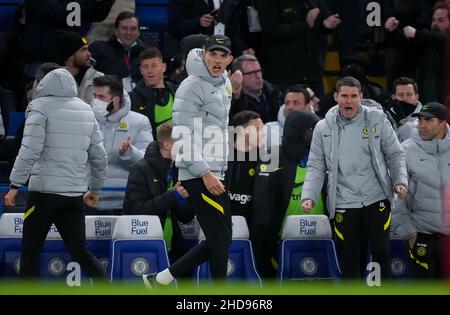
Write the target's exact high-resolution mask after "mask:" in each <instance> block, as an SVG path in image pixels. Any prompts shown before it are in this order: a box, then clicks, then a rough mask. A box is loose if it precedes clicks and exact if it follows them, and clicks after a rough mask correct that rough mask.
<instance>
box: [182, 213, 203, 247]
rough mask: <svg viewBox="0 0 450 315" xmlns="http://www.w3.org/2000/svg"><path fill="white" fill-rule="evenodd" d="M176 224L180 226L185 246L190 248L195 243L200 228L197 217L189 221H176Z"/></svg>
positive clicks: (196, 242) (198, 236)
mask: <svg viewBox="0 0 450 315" xmlns="http://www.w3.org/2000/svg"><path fill="white" fill-rule="evenodd" d="M178 225H179V226H180V230H181V234H182V235H183V239H184V244H185V248H187V249H190V248H192V247H194V246H195V245H197V244H198V240H199V239H200V233H201V230H202V229H201V227H200V224H199V223H198V221H197V218H194V219H193V220H192V221H191V222H189V223H181V222H178Z"/></svg>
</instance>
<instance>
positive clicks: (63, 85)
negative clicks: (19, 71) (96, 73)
mask: <svg viewBox="0 0 450 315" xmlns="http://www.w3.org/2000/svg"><path fill="white" fill-rule="evenodd" d="M77 95H78V94H77V86H76V83H75V80H74V78H73V77H72V75H71V74H70V73H69V72H68V71H67V70H65V69H57V70H54V71H51V72H50V73H48V74H47V75H46V76H45V77H44V78H43V79H42V81H41V82H39V84H38V86H37V87H36V94H35V96H34V98H33V101H32V102H31V103H30V105H29V106H28V108H27V120H26V122H25V130H24V134H23V140H22V146H21V147H20V151H19V154H18V156H17V158H16V161H15V163H14V167H13V169H12V172H11V175H10V180H11V183H13V184H16V185H23V184H25V183H26V182H27V180H28V178H30V183H29V190H30V191H38V192H42V193H53V194H60V195H68V196H76V195H81V194H82V193H84V192H86V191H87V189H88V178H89V190H90V191H91V192H93V193H97V194H98V192H99V190H100V189H101V187H102V185H103V182H104V180H105V177H106V161H107V160H106V152H105V148H104V147H103V137H102V134H101V132H100V129H99V126H98V124H97V121H96V120H95V116H94V113H93V112H92V109H91V106H89V105H88V104H86V103H85V102H83V101H82V100H81V99H79V98H78V97H77ZM89 166H90V173H89V174H90V175H88V172H89Z"/></svg>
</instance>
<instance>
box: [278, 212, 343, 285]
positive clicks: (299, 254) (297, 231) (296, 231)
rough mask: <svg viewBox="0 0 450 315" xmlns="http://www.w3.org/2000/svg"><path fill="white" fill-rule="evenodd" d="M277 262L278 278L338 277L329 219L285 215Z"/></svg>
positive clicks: (311, 278)
mask: <svg viewBox="0 0 450 315" xmlns="http://www.w3.org/2000/svg"><path fill="white" fill-rule="evenodd" d="M278 264H279V267H278V273H277V277H278V279H279V280H280V281H286V280H313V279H338V278H340V273H341V272H340V270H339V265H338V260H337V255H336V249H335V247H334V243H333V241H332V239H331V227H330V223H329V221H328V218H327V217H326V216H325V215H291V216H288V217H287V218H286V220H285V224H284V226H283V229H282V235H281V243H280V250H279V260H278Z"/></svg>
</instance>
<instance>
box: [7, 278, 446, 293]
mask: <svg viewBox="0 0 450 315" xmlns="http://www.w3.org/2000/svg"><path fill="white" fill-rule="evenodd" d="M19 294H20V295H22V294H32V295H78V294H82V295H148V294H152V295H154V294H157V295H158V294H161V295H342V294H351V295H355V294H356V295H450V282H447V283H445V282H410V281H408V282H389V283H382V285H381V286H379V287H368V286H367V285H366V284H365V283H363V282H346V283H343V282H333V281H290V282H286V283H283V284H282V285H280V284H279V283H276V282H273V283H266V284H264V286H263V287H260V286H258V285H255V284H249V283H242V282H232V283H223V284H214V285H212V284H208V283H202V284H201V285H200V286H197V285H196V284H192V283H191V282H189V281H188V282H186V281H185V282H178V287H177V288H175V287H163V288H157V289H156V290H153V291H151V290H148V289H146V288H145V287H144V285H143V284H142V283H141V282H138V283H120V282H119V283H117V282H115V283H112V284H106V285H105V284H95V285H91V284H90V283H87V282H82V284H81V286H79V287H68V286H66V285H64V284H61V283H59V282H38V283H21V282H17V281H14V282H6V281H0V295H19Z"/></svg>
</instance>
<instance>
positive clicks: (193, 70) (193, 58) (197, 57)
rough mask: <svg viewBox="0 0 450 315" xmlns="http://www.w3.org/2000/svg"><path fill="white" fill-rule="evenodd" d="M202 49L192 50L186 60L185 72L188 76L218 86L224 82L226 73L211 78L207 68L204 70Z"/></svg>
mask: <svg viewBox="0 0 450 315" xmlns="http://www.w3.org/2000/svg"><path fill="white" fill-rule="evenodd" d="M203 53H204V50H203V49H198V48H196V49H192V50H191V51H190V52H189V54H188V57H187V60H186V71H187V74H188V75H195V76H197V77H200V78H202V79H204V80H206V81H208V82H209V83H211V84H212V85H214V86H219V85H221V84H224V83H225V82H226V78H227V75H226V71H225V72H224V73H222V75H220V76H219V77H213V76H212V75H211V74H210V73H209V71H208V68H206V64H205V62H204V60H203Z"/></svg>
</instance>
